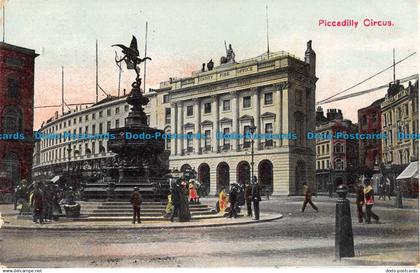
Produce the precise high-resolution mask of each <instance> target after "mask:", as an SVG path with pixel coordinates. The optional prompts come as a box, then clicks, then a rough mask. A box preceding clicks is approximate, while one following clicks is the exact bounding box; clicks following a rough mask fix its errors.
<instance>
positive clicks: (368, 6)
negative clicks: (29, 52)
mask: <svg viewBox="0 0 420 273" xmlns="http://www.w3.org/2000/svg"><path fill="white" fill-rule="evenodd" d="M4 1H5V7H6V20H5V21H6V23H5V25H6V27H5V29H6V32H5V42H6V43H10V44H15V45H19V46H23V47H28V48H31V49H35V50H36V52H37V53H39V54H40V56H39V57H37V59H36V68H35V105H50V104H60V103H61V66H63V67H64V71H65V101H66V102H67V103H79V102H93V101H95V43H96V40H98V52H99V84H100V86H101V87H102V88H103V89H104V90H105V91H107V92H108V93H111V94H113V95H116V94H117V88H118V68H117V66H116V65H115V61H114V58H115V50H116V48H113V47H111V45H113V44H116V43H121V44H126V45H128V44H129V43H130V40H131V35H135V36H136V37H137V40H138V43H139V48H140V51H141V52H142V53H141V55H142V56H143V48H144V40H145V39H144V36H145V24H146V21H148V25H149V32H148V54H147V55H148V56H149V57H151V58H152V61H151V62H149V63H148V65H147V81H146V84H147V87H146V88H149V87H150V88H157V87H158V86H159V83H160V82H162V81H166V80H168V78H169V77H186V76H189V75H191V72H192V71H195V70H199V69H200V68H201V64H202V63H204V62H208V61H209V60H210V59H213V60H214V61H215V62H216V63H217V62H218V60H219V59H220V57H221V56H223V55H224V54H225V49H224V41H225V40H226V41H227V43H231V44H232V47H233V49H234V50H235V54H236V60H238V61H240V60H241V59H248V58H252V57H255V56H257V55H260V54H262V53H264V52H265V51H266V5H267V6H268V21H269V27H268V29H269V37H270V50H271V51H281V50H284V51H287V52H289V53H291V54H294V55H296V56H298V57H300V58H301V59H303V58H304V52H305V49H306V42H307V41H308V40H312V47H313V49H314V50H315V52H316V54H317V67H316V69H317V71H316V75H317V77H318V78H319V80H318V82H317V87H316V99H317V101H318V100H321V99H323V98H326V97H329V96H330V95H332V94H334V93H337V92H339V91H342V90H344V89H346V88H347V87H349V86H351V85H353V84H355V83H357V82H359V81H361V80H363V79H365V78H367V77H369V76H371V75H373V74H375V73H376V72H378V71H380V70H382V69H384V68H385V67H388V66H390V65H391V64H392V49H393V48H395V50H396V59H397V60H399V59H401V58H403V57H405V56H407V55H409V54H411V53H413V52H415V51H416V48H417V44H418V38H417V28H418V23H417V22H418V7H417V6H418V2H417V1H415V0H401V1H392V0H380V1H364V0H353V1H332V0H331V1H330V0H324V1H311V0H307V1H305V0H290V1H289V0H265V1H263V0H241V1H239V0H230V1H223V0H203V1H201V0H150V1H148V0H147V1H146V0H120V1H115V0H89V1H86V0H0V3H1V2H4ZM366 18H367V19H373V20H385V21H392V22H393V26H392V27H363V26H361V24H362V21H363V20H364V19H366ZM321 19H326V20H331V21H332V20H340V21H342V20H345V19H350V20H355V21H359V25H358V27H357V28H354V27H335V28H334V27H320V26H318V22H319V20H321ZM1 21H2V20H1ZM2 31H3V30H2ZM416 56H417V55H415V56H414V57H412V58H410V59H408V60H407V61H405V62H403V63H401V64H400V65H398V66H397V68H396V75H397V78H398V77H401V78H402V77H406V76H409V75H412V74H415V73H418V72H417V71H418V69H417V67H416V64H417V62H418V61H417V57H416ZM132 78H133V71H127V70H125V69H124V71H123V73H122V83H121V84H122V88H124V87H126V88H127V89H129V86H130V83H131V81H132ZM391 80H392V70H388V71H387V72H385V73H383V74H381V75H380V76H378V77H375V78H374V79H372V80H370V81H368V82H366V83H364V84H362V85H360V86H358V87H357V88H355V89H352V90H351V92H357V91H360V90H365V89H368V88H373V87H376V86H380V85H383V84H387V83H389V82H390V81H391ZM385 93H386V90H382V91H379V92H375V93H371V94H369V95H364V96H360V97H356V98H352V99H348V100H343V101H339V102H335V103H331V104H326V105H323V108H324V110H325V109H326V108H340V109H342V111H343V114H344V117H345V118H348V119H351V120H353V121H357V109H359V108H363V107H366V106H368V105H370V104H371V103H372V102H373V101H374V100H376V99H378V98H381V97H383V96H384V95H385ZM104 97H105V95H103V94H101V93H100V99H101V98H104ZM55 111H61V108H55V109H54V108H47V109H36V111H35V118H34V119H35V120H34V129H38V128H39V126H40V125H41V123H42V121H43V120H46V119H48V118H49V117H50V116H52V115H53V114H54V112H55Z"/></svg>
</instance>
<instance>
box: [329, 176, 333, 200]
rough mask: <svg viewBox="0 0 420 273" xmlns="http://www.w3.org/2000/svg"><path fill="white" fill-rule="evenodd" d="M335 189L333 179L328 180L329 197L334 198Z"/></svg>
mask: <svg viewBox="0 0 420 273" xmlns="http://www.w3.org/2000/svg"><path fill="white" fill-rule="evenodd" d="M333 190H334V186H333V183H332V181H331V180H330V181H328V197H329V198H332V197H333Z"/></svg>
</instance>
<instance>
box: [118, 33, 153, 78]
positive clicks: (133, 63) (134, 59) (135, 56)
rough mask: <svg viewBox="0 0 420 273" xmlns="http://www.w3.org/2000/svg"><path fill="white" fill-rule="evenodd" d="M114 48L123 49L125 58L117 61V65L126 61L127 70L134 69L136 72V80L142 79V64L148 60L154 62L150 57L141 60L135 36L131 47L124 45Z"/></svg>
mask: <svg viewBox="0 0 420 273" xmlns="http://www.w3.org/2000/svg"><path fill="white" fill-rule="evenodd" d="M112 46H118V47H120V48H121V49H122V53H123V54H124V57H122V58H121V59H119V60H117V59H116V60H115V62H116V63H117V65H119V63H121V62H122V61H125V63H126V64H127V69H134V70H135V71H136V74H137V77H136V79H139V78H140V67H139V64H141V63H142V62H144V61H146V60H150V61H151V60H152V59H151V58H149V57H144V58H143V59H142V58H139V50H138V47H137V39H136V37H135V36H134V35H133V38H132V39H131V43H130V47H126V46H125V45H122V44H115V45H112Z"/></svg>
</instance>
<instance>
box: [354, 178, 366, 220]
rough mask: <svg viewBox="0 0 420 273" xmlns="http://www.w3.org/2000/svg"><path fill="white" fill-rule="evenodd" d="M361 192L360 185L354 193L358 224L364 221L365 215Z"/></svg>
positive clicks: (363, 196)
mask: <svg viewBox="0 0 420 273" xmlns="http://www.w3.org/2000/svg"><path fill="white" fill-rule="evenodd" d="M363 190H364V187H363V185H362V184H360V185H359V186H358V188H357V191H356V205H357V217H358V218H359V223H363V219H366V215H365V213H364V212H363V206H364V204H365V194H364V192H363Z"/></svg>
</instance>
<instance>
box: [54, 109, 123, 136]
mask: <svg viewBox="0 0 420 273" xmlns="http://www.w3.org/2000/svg"><path fill="white" fill-rule="evenodd" d="M124 111H125V112H128V111H129V105H124ZM118 114H120V107H115V108H114V114H112V109H111V108H108V109H106V115H107V116H108V117H110V116H112V115H118ZM103 116H104V115H103V111H102V110H101V111H99V112H98V117H99V118H102V117H103ZM84 120H85V121H89V120H96V113H92V114H88V115H85V116H84ZM77 121H78V122H79V124H80V123H82V122H83V117H82V116H79V118H73V119H69V120H67V121H64V122H60V123H59V124H57V125H56V126H55V128H50V129H49V130H48V131H47V132H48V133H52V132H53V130H54V131H55V132H56V131H57V130H59V129H62V128H66V127H67V126H71V125H72V124H73V125H76V124H77Z"/></svg>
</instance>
